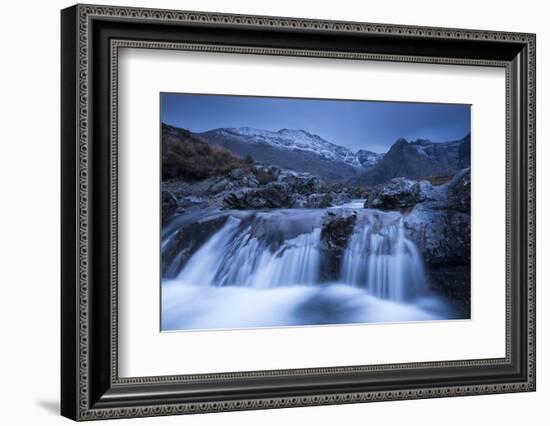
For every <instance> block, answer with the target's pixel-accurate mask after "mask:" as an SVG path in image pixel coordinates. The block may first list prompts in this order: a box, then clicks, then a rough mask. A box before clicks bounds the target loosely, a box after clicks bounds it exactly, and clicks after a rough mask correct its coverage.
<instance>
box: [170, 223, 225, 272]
mask: <svg viewBox="0 0 550 426" xmlns="http://www.w3.org/2000/svg"><path fill="white" fill-rule="evenodd" d="M226 221H227V216H215V217H212V218H206V219H204V220H199V221H192V220H191V221H188V222H187V223H184V224H182V225H181V227H180V228H179V229H178V231H177V232H176V233H175V235H174V236H173V237H172V238H171V239H170V241H169V242H168V243H167V246H166V247H164V248H163V252H162V276H163V277H166V278H174V277H176V276H177V274H178V273H179V271H180V270H181V269H182V267H183V265H185V264H186V263H187V261H188V260H189V258H190V257H191V256H192V255H193V254H194V253H195V252H196V251H197V250H198V249H199V248H200V247H201V246H202V245H203V244H204V243H205V242H206V241H207V240H208V239H209V238H210V237H211V236H212V235H214V234H215V233H216V232H217V231H218V230H220V229H221V228H222V226H223V225H224V224H225V222H226Z"/></svg>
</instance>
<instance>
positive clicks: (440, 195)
mask: <svg viewBox="0 0 550 426" xmlns="http://www.w3.org/2000/svg"><path fill="white" fill-rule="evenodd" d="M359 198H363V199H365V201H364V205H363V208H361V204H358V205H357V203H354V206H353V207H351V208H350V207H345V206H347V205H349V203H350V201H352V200H357V199H359ZM162 204H163V209H162V219H163V222H164V223H169V224H168V226H170V224H173V223H175V222H177V221H180V222H181V223H178V231H177V232H175V233H174V234H173V236H172V237H171V241H170V243H169V244H167V246H166V247H165V249H164V250H165V252H163V275H166V276H174V275H175V274H177V273H178V271H179V270H181V268H182V266H183V265H184V264H185V263H186V261H187V259H189V257H190V256H191V255H192V254H193V253H194V252H196V250H197V249H198V248H199V247H200V246H201V245H202V244H204V243H205V241H206V240H207V239H208V238H209V237H210V236H211V235H213V234H214V233H216V232H217V231H219V230H220V229H221V227H223V226H224V224H225V223H226V221H227V218H228V217H229V216H233V217H239V219H240V220H241V221H242V225H241V226H247V223H251V221H256V222H255V227H256V228H255V230H254V236H255V237H256V238H258V239H259V240H262V239H264V238H269V239H270V240H269V241H268V242H267V243H268V244H269V245H270V246H271V247H272V249H273V250H274V251H276V250H277V249H278V248H279V247H280V244H281V242H282V241H285V240H288V239H292V238H295V237H296V236H298V235H300V234H301V233H304V232H306V233H307V232H311V230H312V229H313V227H314V226H316V227H318V228H320V242H319V250H320V256H321V259H322V261H321V269H320V277H319V281H320V282H333V281H336V280H338V279H339V278H340V277H341V274H342V264H343V257H344V253H345V250H346V248H347V247H348V243H349V241H350V238H351V237H352V235H353V234H354V232H356V229H357V228H356V225H357V224H358V223H360V222H358V214H359V215H361V212H363V211H367V210H368V211H373V212H376V211H380V212H387V213H392V212H393V213H392V214H390V215H388V214H387V213H383V214H384V217H385V218H386V219H385V220H389V221H390V222H391V221H402V224H403V228H404V232H405V234H406V237H407V238H408V239H409V240H411V241H413V242H414V243H415V245H416V247H417V248H418V250H419V252H420V253H421V255H422V258H423V259H424V263H425V267H426V272H427V275H428V277H429V286H430V288H431V290H432V291H435V292H439V293H442V294H445V295H446V296H447V297H448V298H449V299H451V300H453V301H454V302H455V303H456V304H457V305H458V306H459V309H461V310H462V311H463V312H464V313H465V315H467V314H469V311H470V170H469V169H464V170H462V171H460V172H458V173H457V174H456V175H455V176H454V177H453V178H452V179H451V180H449V181H448V182H446V183H444V184H441V185H432V184H431V183H430V182H428V181H416V180H412V179H405V178H395V179H392V180H390V181H389V182H387V183H385V184H381V185H378V186H375V187H374V188H371V189H370V190H369V191H368V192H366V191H365V190H361V189H360V188H359V187H346V186H344V185H342V184H329V183H327V182H325V181H324V180H323V179H320V178H318V177H316V176H313V175H311V174H308V173H296V172H292V171H289V170H283V169H280V168H277V167H262V166H258V165H256V166H254V167H252V168H251V169H250V170H243V169H234V170H232V171H231V172H229V173H227V174H225V175H223V176H215V177H210V178H208V179H204V180H201V181H195V182H182V181H165V182H163V185H162ZM343 206H344V207H343ZM337 207H341V208H337ZM272 209H275V210H274V211H276V210H277V209H279V210H281V211H284V212H286V213H285V214H287V216H285V217H286V218H287V219H284V218H283V219H284V220H283V219H281V224H282V223H290V222H285V220H287V221H288V220H291V219H290V217H291V216H290V215H294V214H298V213H292V212H293V211H296V212H298V211H300V212H301V213H299V215H300V216H304V217H309V219H304V220H298V221H295V220H294V219H293V220H292V226H286V225H277V226H280V227H281V228H284V229H285V230H284V235H282V231H280V232H279V231H278V230H275V229H272V228H270V229H269V232H263V231H262V229H263V227H264V226H267V225H261V226H260V225H258V223H259V222H258V215H257V214H256V213H255V212H256V211H258V212H262V211H268V210H270V211H271V210H272ZM310 209H311V210H312V214H311V215H309V216H308V215H307V211H309V210H310ZM313 210H318V212H317V213H315V214H313V213H314V212H313ZM304 212H306V213H304ZM381 214H382V213H381ZM194 215H198V216H196V217H193V216H194ZM189 217H193V219H192V220H191V219H189V220H187V219H186V218H189ZM269 226H271V227H273V226H275V225H269ZM264 231H265V229H264ZM266 235H269V237H266ZM264 242H265V241H264ZM168 260H169V261H168Z"/></svg>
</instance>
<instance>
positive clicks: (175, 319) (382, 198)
mask: <svg viewBox="0 0 550 426" xmlns="http://www.w3.org/2000/svg"><path fill="white" fill-rule="evenodd" d="M160 104H161V105H160V107H161V111H160V138H161V174H162V176H161V195H160V198H161V200H160V201H161V206H160V208H161V221H162V226H161V247H160V251H161V265H162V271H161V331H186V330H222V329H241V328H260V327H289V326H321V325H337V324H367V323H392V322H400V323H401V322H409V321H414V322H417V321H440V320H457V319H469V318H470V179H471V177H470V176H471V174H470V143H471V141H470V132H471V129H470V127H471V125H470V122H471V117H470V109H471V108H470V105H464V104H439V103H421V102H393V101H392V102H387V101H369V100H339V99H304V98H282V97H256V96H237V95H210V94H209V95H206V94H185V93H181V94H180V93H161V94H160Z"/></svg>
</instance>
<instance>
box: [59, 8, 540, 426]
mask: <svg viewBox="0 0 550 426" xmlns="http://www.w3.org/2000/svg"><path fill="white" fill-rule="evenodd" d="M74 10H76V20H75V21H76V22H75V25H76V26H77V28H76V29H75V31H76V36H77V51H76V52H75V56H76V57H75V61H77V64H76V75H75V78H76V81H77V87H76V98H77V105H78V116H77V120H78V123H77V129H76V136H77V141H78V152H77V155H76V160H77V161H76V163H77V164H76V166H77V174H76V177H77V179H78V185H77V189H78V194H77V196H78V197H77V211H76V214H77V215H78V217H77V235H78V241H77V247H78V250H77V252H76V255H77V257H78V265H77V266H78V270H77V273H78V281H77V284H78V289H75V290H74V291H75V292H76V295H77V313H76V318H75V319H76V321H75V322H76V323H78V324H77V325H78V328H77V336H76V340H75V349H77V350H76V352H77V354H78V360H77V361H76V363H75V374H76V376H77V381H76V383H75V384H74V389H75V391H76V393H77V396H76V401H77V407H76V414H75V417H76V418H75V419H77V420H92V419H105V418H114V417H141V416H152V415H153V416H158V415H170V414H180V413H193V412H219V411H229V410H243V409H262V408H282V407H292V406H308V405H324V404H342V403H351V402H366V401H379V400H400V399H416V398H433V397H441V396H460V395H474V394H488V393H501V392H517V391H529V390H534V389H535V364H534V363H535V355H534V351H535V336H534V331H535V320H534V316H535V314H534V304H535V294H534V291H535V290H534V285H535V275H534V274H535V259H534V254H535V247H534V242H535V235H534V230H535V211H534V208H535V194H534V189H535V183H534V177H535V175H534V174H535V166H534V158H535V155H534V149H535V129H534V125H535V124H534V123H535V105H534V103H535V50H534V49H535V36H534V35H533V34H527V33H510V32H496V31H482V30H463V29H447V28H430V27H415V26H403V25H388V24H368V23H354V22H337V21H325V20H313V19H298V18H276V17H267V16H246V15H229V14H217V13H207V12H185V11H169V10H158V9H141V8H127V7H110V6H96V5H81V4H79V5H77V6H75V9H74ZM92 16H97V17H107V18H109V17H112V18H117V17H118V18H131V19H141V20H148V21H154V20H158V21H176V22H192V23H203V22H204V23H209V24H215V23H218V24H227V25H232V26H242V25H244V26H256V27H261V28H269V27H272V28H273V27H275V28H290V29H304V30H308V29H310V30H318V31H324V30H326V31H328V32H342V31H344V32H348V31H349V32H359V33H382V34H384V35H387V36H390V35H391V34H394V33H397V34H400V35H411V36H413V37H421V38H425V37H427V38H429V37H436V38H445V39H470V40H486V41H492V40H494V41H507V42H517V43H518V44H521V43H523V44H526V45H527V46H528V55H527V56H528V85H529V90H528V106H527V108H526V109H527V113H528V114H529V118H528V123H529V125H528V127H529V128H528V143H529V145H528V152H529V158H528V163H527V164H528V170H529V172H528V173H529V181H528V185H527V186H528V188H527V189H528V194H527V202H528V205H529V212H528V218H529V225H528V229H529V240H528V241H529V246H528V270H529V274H528V275H529V276H528V278H529V279H528V283H526V285H527V294H528V307H529V313H528V318H529V325H528V331H529V333H528V354H527V355H528V365H527V370H528V374H529V378H528V379H527V381H526V382H519V383H502V384H499V385H497V384H495V385H480V386H469V387H467V388H464V389H463V386H451V387H449V388H445V389H441V388H433V389H432V388H428V389H409V390H407V389H403V390H401V391H387V392H376V393H375V394H374V393H373V392H370V393H360V394H328V395H321V396H306V397H288V398H286V397H281V398H272V399H269V400H267V399H258V400H245V401H238V400H235V401H220V402H212V403H203V404H199V405H195V404H168V403H167V404H163V405H160V406H149V407H147V406H143V407H139V408H124V407H121V408H113V409H93V408H90V407H89V405H88V404H89V395H88V391H89V389H88V377H87V375H88V373H89V371H88V369H89V363H88V342H89V335H88V328H89V327H88V325H89V324H88V321H89V317H88V307H89V306H88V303H89V302H88V232H89V229H88V228H89V226H88V183H89V182H88V180H89V176H88V136H89V127H88V126H89V122H88V95H89V93H88V90H89V87H88V84H89V66H88V59H89V58H88V53H89V52H88V49H89V44H90V39H89V37H88V36H89V26H88V23H89V18H90V17H92ZM63 112H66V110H65V107H63ZM63 126H66V124H65V123H63ZM64 128H65V127H64ZM64 164H65V163H64ZM63 187H64V188H65V183H64V184H63ZM64 209H65V207H64ZM65 211H67V209H65ZM64 226H65V225H64ZM64 260H66V258H64ZM64 368H65V367H64ZM65 414H66V413H65Z"/></svg>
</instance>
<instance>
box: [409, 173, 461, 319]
mask: <svg viewBox="0 0 550 426" xmlns="http://www.w3.org/2000/svg"><path fill="white" fill-rule="evenodd" d="M431 190H432V191H433V192H432V193H430V192H429V191H430V190H429V189H428V188H426V193H427V194H428V196H429V199H428V200H427V201H425V202H422V203H419V204H417V205H416V206H415V207H414V209H413V210H412V211H411V212H410V213H409V214H408V215H407V216H406V217H405V219H404V225H405V229H406V233H407V236H408V238H410V239H411V240H413V241H414V242H415V243H416V245H417V247H418V248H419V250H420V251H421V253H422V255H423V257H424V261H425V262H426V267H427V271H428V273H429V275H430V278H431V287H432V289H433V290H435V291H441V292H443V293H445V294H446V295H447V296H448V297H450V298H451V299H452V300H454V301H455V302H457V303H458V305H459V307H460V308H461V309H462V310H463V311H464V312H469V310H470V261H471V256H470V252H471V244H470V243H471V219H470V172H469V170H468V171H465V172H461V173H459V174H457V176H455V178H453V179H452V180H451V181H450V182H449V183H448V184H445V185H442V186H440V187H438V189H436V190H434V189H433V188H432V189H431Z"/></svg>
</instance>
